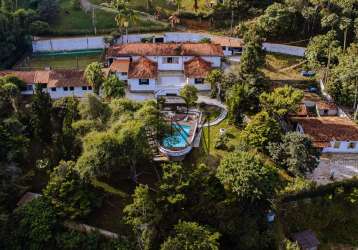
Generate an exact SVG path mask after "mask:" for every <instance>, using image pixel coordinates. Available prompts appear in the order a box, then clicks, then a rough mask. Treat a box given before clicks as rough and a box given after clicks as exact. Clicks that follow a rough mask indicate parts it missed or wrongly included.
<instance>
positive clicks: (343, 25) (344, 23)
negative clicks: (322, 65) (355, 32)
mask: <svg viewBox="0 0 358 250" xmlns="http://www.w3.org/2000/svg"><path fill="white" fill-rule="evenodd" d="M351 22H352V20H351V19H349V18H348V17H342V18H341V20H340V22H339V29H340V30H343V31H344V42H343V51H346V46H347V32H348V28H349V26H350V25H351Z"/></svg>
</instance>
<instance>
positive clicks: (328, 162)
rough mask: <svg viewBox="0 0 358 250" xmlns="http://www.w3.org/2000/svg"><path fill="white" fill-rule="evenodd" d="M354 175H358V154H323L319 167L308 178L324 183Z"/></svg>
mask: <svg viewBox="0 0 358 250" xmlns="http://www.w3.org/2000/svg"><path fill="white" fill-rule="evenodd" d="M353 176H358V154H322V155H321V158H320V163H319V165H318V167H317V168H316V169H315V170H314V171H313V173H312V174H309V175H308V178H309V179H312V180H314V181H316V182H317V183H318V184H321V185H322V184H327V183H330V182H333V181H335V180H344V179H350V178H352V177H353ZM332 177H333V179H332Z"/></svg>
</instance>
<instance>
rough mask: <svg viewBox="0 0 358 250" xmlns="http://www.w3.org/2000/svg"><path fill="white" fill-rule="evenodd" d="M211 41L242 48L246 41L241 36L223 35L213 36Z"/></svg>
mask: <svg viewBox="0 0 358 250" xmlns="http://www.w3.org/2000/svg"><path fill="white" fill-rule="evenodd" d="M211 41H212V42H213V43H216V44H220V45H221V46H226V47H232V48H242V47H244V41H243V40H241V39H239V38H233V37H223V36H213V37H211Z"/></svg>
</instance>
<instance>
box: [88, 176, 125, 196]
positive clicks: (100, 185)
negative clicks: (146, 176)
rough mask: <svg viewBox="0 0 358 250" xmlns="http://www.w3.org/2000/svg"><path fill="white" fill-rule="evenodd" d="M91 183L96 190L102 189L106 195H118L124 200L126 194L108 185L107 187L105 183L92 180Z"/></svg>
mask: <svg viewBox="0 0 358 250" xmlns="http://www.w3.org/2000/svg"><path fill="white" fill-rule="evenodd" d="M91 183H92V185H93V186H94V187H96V188H100V189H103V190H104V191H105V192H106V193H110V194H114V195H118V196H119V197H121V198H126V197H127V194H126V193H125V192H123V191H121V190H119V189H117V188H114V187H112V186H110V185H108V184H107V183H105V182H102V181H99V180H97V179H92V180H91Z"/></svg>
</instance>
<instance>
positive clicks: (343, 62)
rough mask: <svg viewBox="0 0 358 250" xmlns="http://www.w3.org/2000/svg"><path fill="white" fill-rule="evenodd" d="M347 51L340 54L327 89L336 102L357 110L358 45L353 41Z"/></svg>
mask: <svg viewBox="0 0 358 250" xmlns="http://www.w3.org/2000/svg"><path fill="white" fill-rule="evenodd" d="M346 52H347V53H343V54H341V55H339V56H338V65H337V66H336V67H334V68H333V69H332V71H331V74H330V77H329V78H328V82H327V91H328V93H329V94H330V95H331V96H332V97H333V98H334V100H335V101H336V102H338V103H340V104H343V105H349V106H351V107H352V108H353V109H354V110H357V103H358V70H357V69H358V59H357V56H358V46H357V45H356V44H354V43H353V44H351V46H350V47H348V49H347V51H346Z"/></svg>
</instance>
